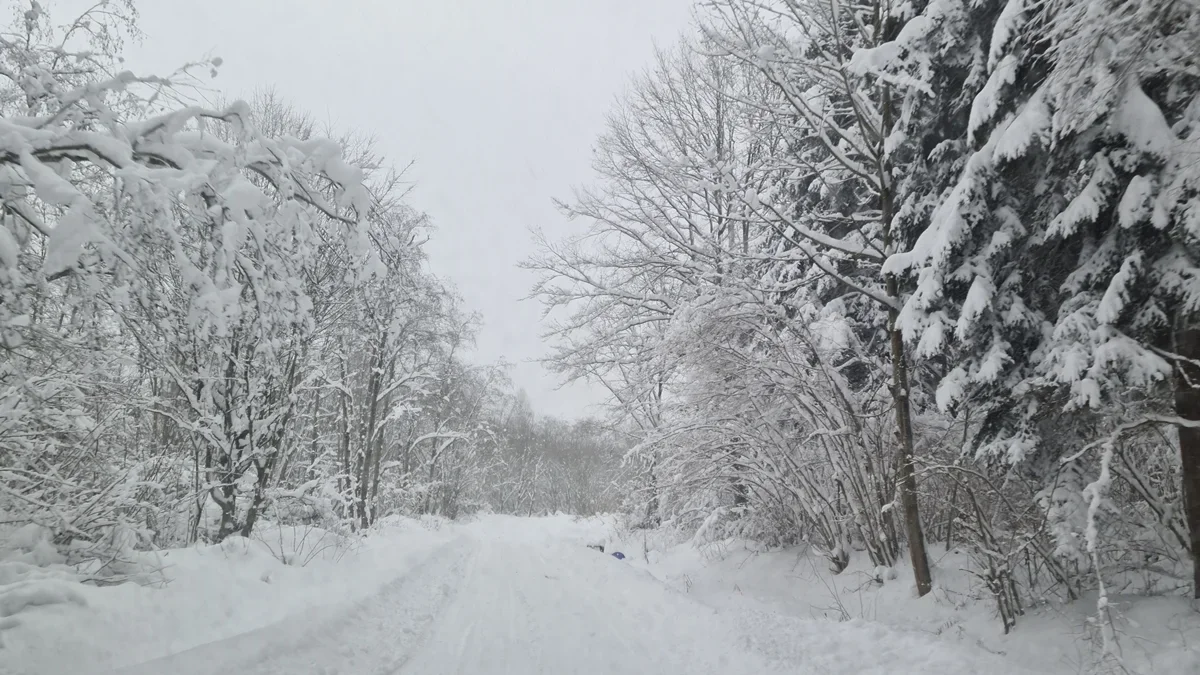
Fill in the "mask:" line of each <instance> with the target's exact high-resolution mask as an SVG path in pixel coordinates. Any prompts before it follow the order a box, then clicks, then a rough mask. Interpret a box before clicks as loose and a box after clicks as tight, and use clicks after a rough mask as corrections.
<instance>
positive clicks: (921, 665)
mask: <svg viewBox="0 0 1200 675" xmlns="http://www.w3.org/2000/svg"><path fill="white" fill-rule="evenodd" d="M553 522H554V521H552V520H538V519H518V518H500V517H494V518H486V519H483V520H481V521H479V522H476V523H473V524H471V525H468V526H462V527H460V528H459V532H458V533H457V535H456V536H455V537H453V538H452V539H450V540H449V541H448V542H446V543H442V544H440V545H439V546H438V547H437V548H436V549H434V550H432V551H431V552H430V554H429V555H428V557H427V558H425V559H424V561H423V563H421V564H420V565H418V566H416V567H415V568H413V569H412V570H410V571H409V572H408V573H407V574H405V575H404V576H403V577H401V578H399V579H397V580H396V581H394V582H392V583H391V584H389V585H388V586H386V587H384V588H382V589H380V592H379V593H377V594H376V595H374V596H373V597H371V598H370V599H369V600H367V601H365V602H362V603H358V604H353V605H348V606H343V607H341V608H340V609H338V610H336V611H328V610H323V611H321V612H320V613H316V614H311V615H301V616H295V617H292V618H291V619H289V620H286V621H284V622H280V623H277V624H275V625H272V626H268V627H266V628H263V629H260V630H257V631H254V632H251V633H246V634H243V635H240V636H237V637H235V638H232V639H228V640H223V641H220V642H215V643H211V644H207V645H202V646H200V647H196V648H194V649H191V650H188V651H185V652H182V653H179V654H176V655H173V656H171V657H168V658H166V659H158V660H155V661H151V662H148V663H143V664H140V665H138V666H135V667H132V668H127V669H125V670H122V671H119V672H122V673H126V674H127V675H143V674H145V675H149V674H150V673H167V672H169V673H175V674H177V675H199V674H201V673H216V672H238V673H245V674H246V675H251V674H256V675H267V674H281V675H282V674H284V673H286V674H288V675H294V674H297V673H321V674H324V675H333V674H335V673H336V674H339V675H350V674H356V675H359V674H361V675H366V674H368V673H381V674H382V673H389V674H391V673H397V674H411V675H435V674H442V673H445V674H450V673H472V674H484V673H526V674H533V673H555V674H561V675H566V674H568V673H607V674H623V673H631V674H632V673H660V674H670V673H679V674H681V675H682V674H684V673H689V674H692V673H720V674H721V675H739V674H742V673H745V674H746V675H750V674H757V673H769V672H794V673H819V674H822V675H824V674H832V673H889V674H894V673H921V675H938V674H939V673H947V674H950V673H955V674H957V673H962V672H967V671H971V672H973V673H976V674H978V675H984V674H986V673H989V672H993V673H997V674H999V673H1011V672H1013V671H1012V668H1011V666H1010V665H1009V664H1006V663H1004V662H1002V661H1000V660H998V659H996V658H995V657H992V656H991V655H989V654H986V653H984V652H974V651H972V650H970V649H968V648H965V647H963V646H961V645H953V644H948V643H944V642H940V641H938V640H936V639H935V638H932V637H930V636H925V635H922V634H917V633H906V632H899V631H895V630H891V629H887V628H884V627H882V626H879V625H876V624H867V623H861V622H851V623H829V622H825V621H803V620H796V621H793V624H794V625H789V624H785V628H784V630H780V623H779V620H778V617H771V618H770V619H767V618H766V617H758V618H756V617H755V616H754V615H752V614H741V615H737V616H733V615H729V614H725V613H718V612H717V611H716V610H714V609H712V608H709V607H707V606H705V605H702V604H700V603H698V602H696V601H694V600H693V599H691V598H689V597H688V596H687V595H685V594H680V593H677V592H675V591H672V590H669V589H667V588H666V587H664V586H663V585H662V584H660V583H659V582H658V581H656V580H655V579H654V578H653V577H651V576H650V575H649V574H648V573H646V572H645V571H643V570H639V569H637V568H636V567H634V566H632V565H630V564H628V563H625V562H622V561H619V560H617V559H615V558H613V557H611V556H609V555H604V554H600V553H597V552H596V551H593V550H590V549H587V548H586V547H585V546H583V543H584V542H583V540H582V539H581V538H580V537H578V536H575V537H571V536H565V535H564V533H563V532H561V531H559V530H555V529H554V528H552V527H550V526H549V524H551V523H553Z"/></svg>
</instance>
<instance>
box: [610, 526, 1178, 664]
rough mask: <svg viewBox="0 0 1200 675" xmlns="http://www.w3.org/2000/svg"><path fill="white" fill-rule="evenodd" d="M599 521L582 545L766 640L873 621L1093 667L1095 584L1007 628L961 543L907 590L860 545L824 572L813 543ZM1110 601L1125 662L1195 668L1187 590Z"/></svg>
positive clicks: (907, 574) (905, 578)
mask: <svg viewBox="0 0 1200 675" xmlns="http://www.w3.org/2000/svg"><path fill="white" fill-rule="evenodd" d="M608 522H609V523H611V524H613V526H611V527H609V528H608V529H607V530H606V531H604V532H598V531H596V530H592V531H591V533H590V534H591V537H592V539H591V540H590V541H591V543H602V544H604V546H605V550H606V552H609V553H611V552H613V551H620V552H622V553H623V554H625V555H626V557H627V559H628V560H629V561H630V563H631V564H632V565H635V566H638V567H641V568H643V569H645V570H647V571H648V572H649V573H651V574H653V575H654V576H655V577H656V578H658V579H659V580H661V581H662V582H664V583H666V584H668V585H669V586H671V587H673V588H675V589H676V590H679V591H681V592H685V593H688V594H689V595H691V596H693V597H694V598H696V599H697V600H699V601H701V602H703V603H704V604H707V605H709V606H713V607H715V608H718V609H721V610H723V611H731V612H738V613H741V614H742V615H744V616H746V617H747V619H746V622H745V623H746V624H747V625H753V626H757V627H758V628H754V629H752V630H759V629H761V631H762V634H763V636H764V639H769V636H770V635H771V634H774V633H778V632H779V631H778V630H775V629H773V628H771V627H770V625H769V624H772V623H779V622H781V621H783V622H791V623H792V627H791V629H790V630H791V631H792V632H793V633H794V632H795V630H797V629H802V628H803V626H804V625H805V624H804V623H803V622H796V621H793V620H811V619H816V620H821V621H834V622H854V623H863V622H866V623H868V624H869V623H878V624H884V625H887V626H891V627H894V628H899V629H903V630H908V631H917V632H920V633H923V634H926V635H932V636H937V637H939V638H940V639H944V640H947V641H952V642H958V643H965V644H968V645H972V646H973V647H975V648H979V649H982V650H984V651H988V652H991V653H993V654H996V655H998V656H1001V657H1003V658H1005V659H1009V660H1011V661H1012V662H1013V664H1014V665H1015V666H1021V667H1023V668H1027V669H1030V670H1034V671H1037V672H1045V673H1091V672H1097V671H1098V670H1101V668H1100V667H1099V666H1098V661H1097V660H1098V658H1099V656H1100V648H1099V644H1098V643H1099V640H1100V636H1099V631H1098V629H1097V628H1095V625H1094V621H1093V615H1094V614H1095V607H1096V602H1095V601H1096V598H1095V596H1094V594H1093V595H1089V596H1085V597H1083V598H1082V599H1080V600H1078V601H1076V602H1074V603H1069V604H1061V603H1051V602H1045V603H1043V604H1041V605H1040V606H1036V607H1027V608H1026V613H1025V614H1024V615H1023V616H1021V617H1019V619H1018V622H1017V626H1016V628H1015V629H1014V630H1013V632H1011V633H1010V634H1008V635H1005V634H1004V633H1003V628H1002V626H1001V624H1000V622H999V620H998V619H997V618H996V615H995V603H994V601H992V600H991V597H990V596H989V595H987V593H986V591H985V590H984V589H983V588H981V584H980V582H979V580H978V579H977V578H975V577H974V576H973V575H971V574H970V573H969V572H967V571H966V570H967V569H968V568H969V566H970V560H969V558H968V557H967V556H966V555H965V554H963V553H961V552H959V551H955V550H951V551H949V552H946V551H944V550H937V549H931V555H932V556H933V557H932V559H933V562H934V565H935V566H934V575H935V587H934V590H933V592H932V593H931V594H929V595H928V596H926V597H924V598H916V597H915V596H914V591H913V588H914V584H913V579H912V573H911V570H909V569H908V568H907V567H906V566H900V567H897V568H896V569H894V570H890V571H884V570H877V569H875V568H873V567H872V566H871V564H870V561H869V560H868V559H867V556H866V555H865V554H859V553H856V554H855V555H854V556H852V559H851V562H850V566H849V567H848V568H847V569H846V570H845V571H843V572H842V573H841V574H838V575H833V574H831V573H830V572H829V571H828V568H827V565H826V561H825V559H824V558H822V557H821V556H820V555H818V554H817V553H816V552H815V551H812V550H811V549H805V548H802V547H800V548H788V549H782V550H765V549H764V548H763V547H762V546H760V545H756V544H754V543H752V542H746V541H741V540H735V539H727V540H723V541H717V542H709V543H703V544H697V543H696V542H694V541H692V540H691V539H690V538H689V537H687V536H686V535H684V534H682V533H679V532H676V531H673V530H670V529H658V530H629V529H624V528H620V527H616V526H615V521H612V520H610V521H608ZM597 525H598V523H597ZM889 576H894V578H888V577H889ZM879 578H882V583H881V582H880V581H879V580H878V579H879ZM1110 602H1111V606H1112V607H1113V608H1114V609H1115V610H1116V612H1115V618H1116V623H1117V625H1116V629H1117V639H1118V645H1119V648H1120V650H1121V658H1122V665H1123V667H1124V668H1125V669H1126V670H1127V671H1128V672H1131V673H1138V674H1141V673H1146V674H1149V673H1154V674H1155V675H1174V674H1179V675H1184V674H1185V673H1186V674H1189V675H1190V674H1192V673H1197V672H1200V613H1197V612H1196V611H1195V610H1193V609H1192V608H1191V607H1190V606H1189V602H1188V601H1187V600H1186V599H1185V598H1180V597H1138V596H1114V597H1111V598H1110ZM776 628H778V627H776ZM799 642H804V640H799ZM781 648H782V646H781ZM796 648H799V649H811V648H813V645H807V646H805V645H800V646H798V647H796Z"/></svg>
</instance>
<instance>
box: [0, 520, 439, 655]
mask: <svg viewBox="0 0 1200 675" xmlns="http://www.w3.org/2000/svg"><path fill="white" fill-rule="evenodd" d="M452 537H453V531H452V530H450V529H449V528H445V527H442V526H441V523H440V522H439V521H436V520H433V519H426V520H421V521H416V520H407V519H390V520H388V521H386V522H384V523H381V524H379V525H378V526H377V527H376V528H375V529H374V531H373V532H372V533H371V534H370V535H368V536H366V537H361V538H359V537H355V538H348V537H342V536H339V535H335V534H334V533H331V532H326V531H323V530H320V529H317V528H307V527H284V528H279V527H272V526H264V527H263V528H261V530H260V531H259V532H258V533H256V534H255V536H254V537H253V538H251V539H246V538H242V537H234V538H231V539H228V540H226V541H225V542H224V543H222V544H220V545H215V546H196V547H192V548H185V549H175V550H168V551H159V552H154V553H142V554H138V560H137V563H138V567H139V568H140V570H141V573H140V574H139V575H136V576H137V577H138V578H137V579H136V582H135V581H134V580H130V581H129V582H126V583H121V584H116V585H104V586H97V585H93V584H88V583H81V581H82V579H84V578H86V576H87V570H76V569H72V568H69V567H67V566H66V565H63V564H61V562H55V560H54V558H53V555H52V549H47V545H46V543H45V542H44V540H42V539H39V538H38V537H36V536H32V535H30V536H26V537H24V538H9V542H10V543H9V550H7V551H6V552H0V672H13V673H23V674H25V675H39V674H42V673H45V674H50V673H94V672H103V671H105V670H107V669H111V668H118V667H123V666H126V665H129V664H134V663H139V662H143V661H147V660H150V659H154V658H158V657H162V656H165V655H168V654H172V653H175V652H179V651H182V650H185V649H189V648H192V647H195V646H197V645H201V644H205V643H208V642H213V641H216V640H221V639H225V638H228V637H231V636H234V635H238V634H241V633H245V632H248V631H251V630H254V629H257V628H261V627H263V626H267V625H269V624H272V623H274V622H277V621H281V620H283V619H285V618H287V617H290V616H292V615H296V614H299V613H303V612H312V611H314V610H315V611H321V609H322V608H325V607H332V606H334V605H341V604H345V603H352V602H355V601H356V600H361V599H362V598H364V597H366V596H368V595H370V594H371V593H372V592H373V591H375V590H376V589H378V588H379V587H380V586H382V585H384V584H386V583H388V582H389V581H391V580H393V579H395V578H397V577H399V576H401V575H403V574H404V573H405V572H406V571H407V570H408V569H409V568H410V567H411V566H413V565H414V564H416V563H418V562H419V561H421V560H422V559H424V558H426V557H427V556H428V555H429V554H430V552H431V551H432V550H433V549H435V548H437V547H438V546H439V545H440V544H442V543H445V542H447V541H449V540H450V539H451V538H452ZM13 542H15V544H14V543H13ZM285 561H286V562H285Z"/></svg>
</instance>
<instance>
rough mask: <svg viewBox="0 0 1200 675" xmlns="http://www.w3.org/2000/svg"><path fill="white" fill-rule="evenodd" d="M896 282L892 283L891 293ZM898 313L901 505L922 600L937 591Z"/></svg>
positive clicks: (894, 342)
mask: <svg viewBox="0 0 1200 675" xmlns="http://www.w3.org/2000/svg"><path fill="white" fill-rule="evenodd" d="M894 285H895V281H894V280H891V279H889V281H888V289H889V291H890V290H891V289H892V287H893V286H894ZM896 315H897V312H896V310H894V309H893V310H889V311H888V332H889V333H890V336H889V337H890V338H891V347H892V391H893V395H892V396H893V398H894V399H895V404H896V432H897V435H898V436H899V437H900V438H899V439H898V440H899V442H900V448H899V452H897V461H896V470H897V478H898V480H897V481H896V484H897V488H898V489H899V491H900V505H901V507H902V508H903V509H904V531H905V534H906V535H907V537H908V553H909V556H910V558H911V559H912V566H913V580H914V581H916V584H917V595H918V596H922V595H925V594H926V593H928V592H929V591H930V590H932V588H933V578H932V575H931V574H930V572H929V557H928V555H927V554H926V552H925V533H924V531H923V530H922V528H921V511H920V507H919V506H918V504H917V476H916V472H915V470H914V468H913V454H914V453H913V430H912V408H911V407H910V405H909V386H908V363H907V361H906V360H905V357H904V339H903V336H901V335H900V330H899V329H898V328H896Z"/></svg>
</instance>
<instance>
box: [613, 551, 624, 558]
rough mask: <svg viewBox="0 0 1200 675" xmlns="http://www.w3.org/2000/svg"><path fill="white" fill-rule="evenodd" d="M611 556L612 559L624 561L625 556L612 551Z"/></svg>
mask: <svg viewBox="0 0 1200 675" xmlns="http://www.w3.org/2000/svg"><path fill="white" fill-rule="evenodd" d="M612 556H613V557H614V558H616V559H617V560H624V559H625V554H624V553H621V552H620V551H613V554H612Z"/></svg>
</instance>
